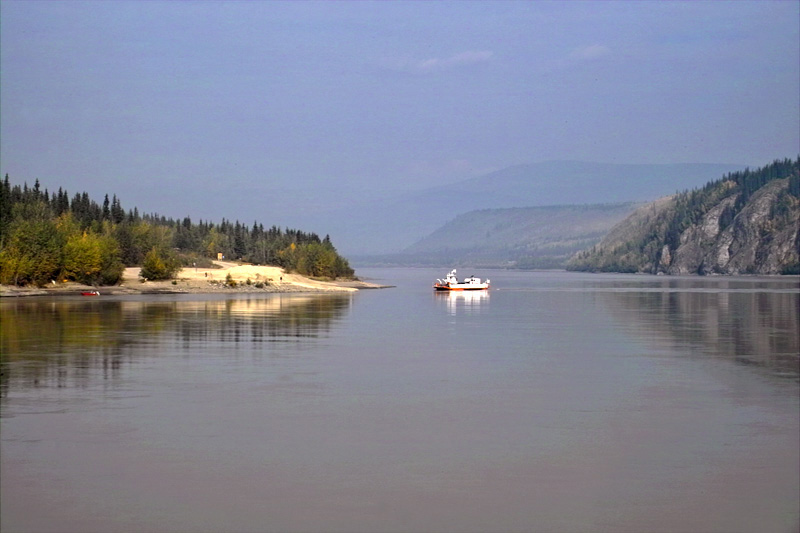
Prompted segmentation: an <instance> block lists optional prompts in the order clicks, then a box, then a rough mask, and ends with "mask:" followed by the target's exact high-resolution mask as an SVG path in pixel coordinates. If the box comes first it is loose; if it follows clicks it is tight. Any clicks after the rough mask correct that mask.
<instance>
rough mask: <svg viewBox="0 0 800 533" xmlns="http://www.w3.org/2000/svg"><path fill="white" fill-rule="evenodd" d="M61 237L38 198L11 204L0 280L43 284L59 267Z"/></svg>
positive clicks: (55, 275)
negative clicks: (11, 209)
mask: <svg viewBox="0 0 800 533" xmlns="http://www.w3.org/2000/svg"><path fill="white" fill-rule="evenodd" d="M63 245H64V239H63V236H62V235H61V233H60V232H59V231H58V227H57V225H56V223H55V220H54V219H52V218H51V217H50V216H49V209H48V207H47V206H46V205H44V204H43V203H41V202H34V203H31V204H24V205H19V206H14V209H13V220H12V221H11V223H10V224H9V225H8V227H7V235H5V234H4V236H3V247H2V250H0V282H1V283H6V284H14V285H29V284H32V285H36V286H39V287H41V286H44V285H45V284H46V283H49V282H50V281H53V280H55V279H56V278H57V276H58V273H59V271H60V270H61V254H62V247H63Z"/></svg>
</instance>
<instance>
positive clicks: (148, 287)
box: [0, 261, 386, 297]
mask: <svg viewBox="0 0 800 533" xmlns="http://www.w3.org/2000/svg"><path fill="white" fill-rule="evenodd" d="M215 264H216V265H217V266H218V267H219V268H193V267H190V268H184V269H182V270H181V271H180V272H179V273H178V275H177V276H176V277H175V279H174V280H168V281H142V280H141V278H139V271H140V268H139V267H131V268H126V269H125V272H124V274H123V279H122V282H121V283H120V284H119V285H112V286H107V287H97V288H96V287H91V286H88V285H82V284H80V283H74V282H66V283H58V284H53V285H48V286H46V287H42V288H39V287H15V286H10V285H2V286H0V297H22V296H45V295H58V294H65V295H66V294H80V293H81V292H83V291H88V290H98V291H99V292H100V294H101V295H113V294H172V293H194V294H203V293H221V292H222V293H266V292H331V291H337V292H353V291H357V290H359V289H380V288H385V287H386V286H385V285H376V284H372V283H367V282H363V281H358V280H346V281H319V280H314V279H311V278H308V277H305V276H301V275H299V274H293V273H287V272H284V270H283V269H282V268H280V267H276V266H257V265H246V264H238V263H231V262H224V261H215ZM229 274H230V277H231V279H232V280H233V281H234V282H236V286H230V285H228V284H227V283H226V279H227V278H228V275H229ZM248 281H249V283H248Z"/></svg>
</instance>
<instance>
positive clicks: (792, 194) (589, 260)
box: [568, 158, 800, 274]
mask: <svg viewBox="0 0 800 533" xmlns="http://www.w3.org/2000/svg"><path fill="white" fill-rule="evenodd" d="M798 227H800V158H798V159H796V160H794V161H792V160H790V159H785V160H783V161H775V162H773V163H772V164H770V165H767V166H765V167H763V168H760V169H757V170H755V171H751V170H749V169H747V170H744V171H741V172H735V173H730V174H728V175H727V176H725V177H723V178H722V179H719V180H716V181H712V182H709V183H708V184H706V186H705V187H703V188H700V189H694V190H692V191H685V192H683V193H680V194H676V195H674V196H672V197H668V198H662V199H661V200H658V201H656V202H653V203H651V204H648V205H646V206H644V207H641V208H639V209H638V210H636V212H634V213H633V214H631V215H630V216H629V217H628V218H627V219H625V220H624V221H622V222H620V223H619V224H618V225H617V226H615V227H614V228H613V229H612V230H611V231H610V232H609V234H608V235H607V236H606V237H605V238H604V239H603V240H602V241H601V242H600V243H599V244H598V245H596V246H594V247H592V248H591V249H589V250H586V251H584V252H580V253H578V254H577V255H576V256H575V257H573V258H572V259H571V260H570V262H569V265H568V268H569V269H572V270H583V271H606V272H646V273H666V274H797V273H800V259H799V258H798V249H799V248H800V235H799V234H798Z"/></svg>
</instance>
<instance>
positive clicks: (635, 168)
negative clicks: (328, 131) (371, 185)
mask: <svg viewBox="0 0 800 533" xmlns="http://www.w3.org/2000/svg"><path fill="white" fill-rule="evenodd" d="M740 168H741V165H725V164H694V163H692V164H672V165H625V164H611V163H587V162H578V161H548V162H543V163H533V164H526V165H517V166H513V167H509V168H506V169H503V170H499V171H497V172H492V173H490V174H486V175H484V176H479V177H476V178H471V179H468V180H464V181H462V182H458V183H456V184H452V185H444V186H439V187H433V188H430V189H426V190H423V191H417V192H414V193H409V194H405V195H402V196H398V197H395V198H390V199H383V200H379V201H371V202H368V203H364V204H362V205H360V206H349V207H348V208H347V209H345V210H339V211H332V212H327V213H324V214H321V215H318V216H317V219H318V220H319V224H318V225H319V227H324V228H326V230H325V231H326V232H327V231H330V234H331V236H332V237H333V238H334V239H335V240H336V242H337V243H339V248H340V249H341V250H342V251H343V252H344V253H346V254H348V255H357V254H381V253H389V252H398V251H400V250H402V249H404V248H406V247H408V246H410V245H411V244H413V243H414V242H416V241H418V240H420V239H421V238H423V237H425V236H426V235H429V234H430V233H432V232H433V231H435V230H436V229H437V228H439V227H441V226H442V225H443V224H445V223H446V222H448V221H450V220H452V219H453V218H455V217H456V216H458V215H460V214H463V213H466V212H469V211H474V210H478V209H496V208H511V207H534V206H548V205H575V204H605V203H620V202H637V201H650V200H652V199H653V198H658V197H661V196H665V195H668V194H672V193H675V192H677V191H681V190H686V189H691V188H694V187H699V186H702V185H703V184H705V183H707V182H708V181H711V180H715V179H718V178H720V177H721V176H722V175H724V174H725V173H727V172H732V171H734V170H738V169H740Z"/></svg>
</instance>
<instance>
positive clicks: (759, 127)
mask: <svg viewBox="0 0 800 533" xmlns="http://www.w3.org/2000/svg"><path fill="white" fill-rule="evenodd" d="M0 20H1V21H2V22H1V24H2V27H1V28H0V39H1V40H2V41H1V42H0V51H1V52H0V53H2V57H1V58H0V61H1V62H0V67H1V68H2V91H1V92H0V102H1V104H2V110H1V112H2V114H0V135H1V137H0V148H1V149H0V159H1V162H0V172H2V174H3V175H5V173H9V174H10V175H11V177H12V181H14V182H21V181H23V180H27V181H28V182H29V183H32V182H33V180H34V179H36V178H39V179H40V180H41V181H42V183H43V184H45V185H49V186H50V187H54V188H57V187H58V186H63V187H65V188H67V189H68V190H69V192H70V193H74V192H78V191H83V190H87V191H89V192H90V193H93V194H101V193H105V192H109V193H116V194H119V195H120V197H121V198H122V199H123V201H124V205H125V206H126V207H132V206H133V205H137V206H139V207H140V208H145V209H146V208H147V207H148V206H151V205H152V206H154V207H159V208H160V209H164V207H163V206H164V204H163V203H157V202H155V201H154V200H152V199H153V197H154V196H156V195H158V192H159V190H160V188H164V189H169V190H180V188H182V187H186V186H187V185H189V184H191V185H198V186H201V187H203V188H204V189H205V190H207V191H208V193H209V194H211V195H213V194H214V193H215V191H216V190H217V188H218V187H226V188H242V189H243V190H247V191H256V192H258V191H260V192H263V193H264V194H269V193H270V192H271V191H281V190H285V189H293V188H294V189H298V188H304V187H307V186H310V185H311V184H320V185H322V186H323V187H324V188H327V189H339V190H341V191H350V190H352V189H358V188H362V189H369V190H374V191H380V190H383V189H385V188H392V189H397V190H402V189H415V188H416V189H419V188H424V187H427V186H431V185H436V184H440V183H443V182H452V181H456V180H460V179H465V178H469V177H472V176H475V175H478V174H482V173H485V172H488V171H492V170H497V169H500V168H504V167H507V166H509V165H513V164H518V163H525V162H537V161H544V160H553V159H577V160H586V161H600V162H616V163H672V162H715V163H742V164H747V165H751V166H758V165H762V164H766V163H768V162H770V161H771V160H772V159H774V158H778V157H780V158H782V157H794V156H796V155H797V153H798V151H800V101H799V100H800V96H799V95H800V36H799V35H798V33H799V28H800V22H799V21H800V2H798V1H789V0H787V1H779V2H764V1H758V2H747V1H735V2H722V1H715V2H655V1H653V2H644V1H642V2H633V1H626V2H585V3H584V2H499V1H492V2H454V3H446V2H445V3H440V2H436V3H434V2H408V3H406V2H353V3H349V2H324V3H316V2H285V3H281V2H130V3H125V2H120V1H114V2H66V1H65V2H45V1H42V2H27V1H14V0H3V2H1V3H0ZM98 199H101V198H98ZM170 201H171V202H172V203H170V204H169V205H170V206H174V208H175V209H176V210H177V211H178V212H167V213H164V214H167V215H170V216H184V215H185V214H188V213H189V212H188V211H187V209H188V207H187V206H185V205H182V204H181V198H180V197H177V198H174V199H173V200H170ZM162 212H163V211H162ZM198 215H200V216H202V215H203V213H195V216H198ZM228 216H229V217H230V218H235V217H236V214H235V213H230V214H228ZM252 218H253V217H252V215H249V214H248V215H246V216H244V219H250V220H252ZM264 222H265V223H271V221H269V220H264Z"/></svg>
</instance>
